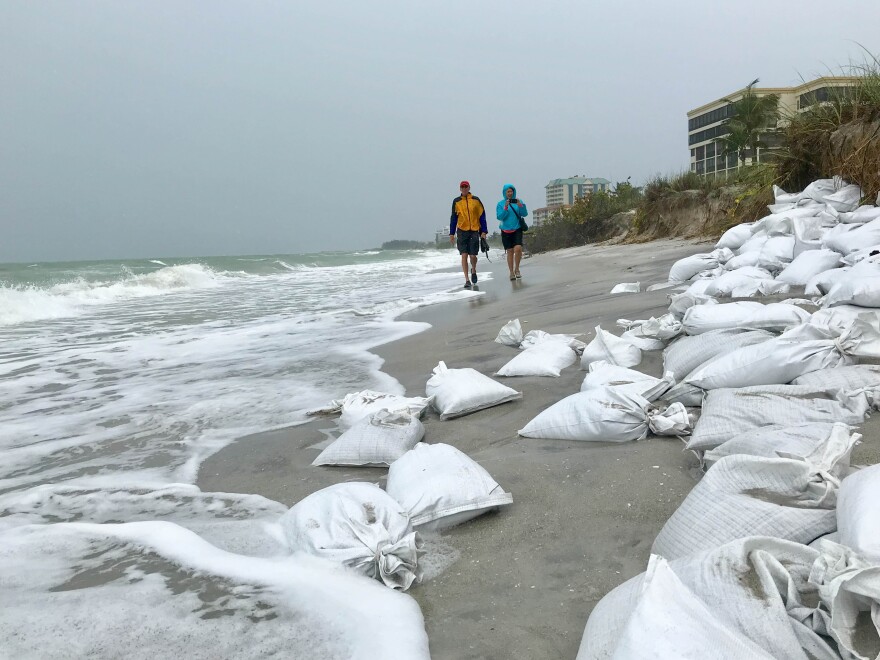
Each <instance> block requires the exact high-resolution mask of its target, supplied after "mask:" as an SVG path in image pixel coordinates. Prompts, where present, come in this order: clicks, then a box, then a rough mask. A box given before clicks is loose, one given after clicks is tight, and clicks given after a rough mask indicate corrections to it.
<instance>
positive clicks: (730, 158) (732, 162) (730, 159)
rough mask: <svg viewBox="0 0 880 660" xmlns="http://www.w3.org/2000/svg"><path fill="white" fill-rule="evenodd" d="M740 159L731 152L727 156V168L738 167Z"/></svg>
mask: <svg viewBox="0 0 880 660" xmlns="http://www.w3.org/2000/svg"><path fill="white" fill-rule="evenodd" d="M738 160H739V158H738V157H737V155H736V152H735V151H734V152H731V153H729V154H727V167H736V163H737V161H738Z"/></svg>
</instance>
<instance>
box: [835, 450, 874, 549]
mask: <svg viewBox="0 0 880 660" xmlns="http://www.w3.org/2000/svg"><path fill="white" fill-rule="evenodd" d="M837 531H838V538H839V539H840V543H841V544H843V545H845V546H847V547H849V548H852V549H853V550H854V551H855V552H857V553H858V554H859V555H861V556H862V557H864V558H865V559H867V560H869V561H872V562H874V563H877V564H878V565H880V465H872V466H870V467H866V468H863V469H861V470H858V471H856V472H854V473H853V474H851V475H849V476H848V477H846V478H845V479H844V480H843V483H842V484H841V486H840V494H839V495H838V498H837Z"/></svg>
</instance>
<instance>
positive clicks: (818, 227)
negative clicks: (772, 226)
mask: <svg viewBox="0 0 880 660" xmlns="http://www.w3.org/2000/svg"><path fill="white" fill-rule="evenodd" d="M828 227H829V226H828V222H827V221H826V220H825V219H824V218H823V217H822V216H816V217H809V218H796V219H795V220H794V221H793V222H792V230H793V234H794V250H793V251H792V254H793V256H795V257H797V256H798V255H799V254H801V253H803V252H807V251H809V250H818V249H820V248H821V247H822V240H823V239H824V238H825V234H826V233H827V231H828Z"/></svg>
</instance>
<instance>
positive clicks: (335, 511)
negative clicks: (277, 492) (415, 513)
mask: <svg viewBox="0 0 880 660" xmlns="http://www.w3.org/2000/svg"><path fill="white" fill-rule="evenodd" d="M279 522H280V523H281V528H282V529H283V530H284V535H285V536H286V537H287V542H288V544H289V545H290V549H291V550H293V551H294V552H305V553H307V554H310V555H315V556H316V557H321V558H323V559H329V560H330V561H333V562H336V563H339V564H342V565H343V566H347V567H348V568H351V569H354V570H355V571H357V572H358V573H361V574H362V575H366V576H367V577H371V578H376V579H378V580H381V581H382V582H384V583H385V584H386V585H388V586H389V587H392V588H394V589H401V590H404V591H405V590H407V589H409V587H410V586H411V585H412V583H413V582H415V581H416V580H418V578H419V574H420V573H419V568H418V537H417V536H416V533H415V532H413V530H412V525H411V524H410V520H409V516H408V515H407V513H406V511H405V510H404V508H403V507H402V506H401V505H400V504H398V503H397V502H396V501H395V500H394V499H393V498H392V497H391V496H390V495H388V494H387V493H386V492H385V491H384V490H382V489H381V488H379V487H378V486H376V485H375V484H368V483H361V482H357V481H351V482H348V483H343V484H336V485H334V486H328V487H327V488H324V489H322V490H319V491H317V492H315V493H312V494H311V495H309V496H308V497H306V498H305V499H302V500H300V501H299V502H297V503H296V504H294V505H293V506H292V507H291V508H290V510H289V511H288V512H287V513H285V514H284V515H283V516H281V520H280V521H279Z"/></svg>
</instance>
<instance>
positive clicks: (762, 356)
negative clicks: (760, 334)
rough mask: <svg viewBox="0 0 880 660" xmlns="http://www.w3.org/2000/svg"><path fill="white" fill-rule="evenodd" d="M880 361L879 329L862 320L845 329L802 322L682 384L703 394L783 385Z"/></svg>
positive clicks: (716, 362) (719, 360) (696, 372)
mask: <svg viewBox="0 0 880 660" xmlns="http://www.w3.org/2000/svg"><path fill="white" fill-rule="evenodd" d="M856 357H869V358H880V328H878V327H877V326H876V324H872V323H870V322H868V321H867V320H866V319H861V318H859V319H856V320H855V321H853V322H851V323H849V324H848V325H846V326H843V327H834V328H830V327H827V326H825V327H821V326H816V325H813V324H810V323H805V324H802V325H800V326H797V327H796V328H793V329H792V330H789V331H788V332H786V333H783V334H782V335H781V336H779V337H777V338H775V339H769V340H767V341H766V342H762V343H760V344H755V345H753V346H744V347H742V348H738V349H736V350H735V351H731V352H730V353H727V354H726V355H723V356H721V357H718V358H716V359H714V360H712V361H711V362H709V363H707V364H704V365H703V366H701V367H699V368H697V369H695V370H694V371H693V372H691V374H689V375H688V376H687V378H685V382H687V383H690V384H691V385H696V386H697V387H701V388H702V389H704V390H711V389H717V388H719V387H748V386H750V385H784V384H786V383H790V382H791V381H793V380H794V379H795V378H797V377H798V376H802V375H804V374H808V373H810V372H812V371H818V370H820V369H832V368H836V367H842V366H847V365H850V364H852V363H853V361H854V358H856Z"/></svg>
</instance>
